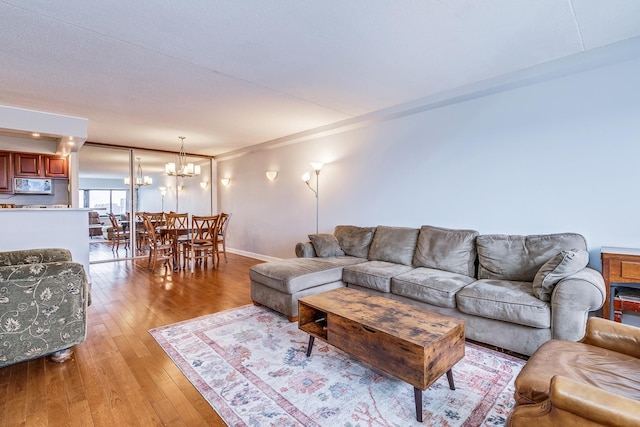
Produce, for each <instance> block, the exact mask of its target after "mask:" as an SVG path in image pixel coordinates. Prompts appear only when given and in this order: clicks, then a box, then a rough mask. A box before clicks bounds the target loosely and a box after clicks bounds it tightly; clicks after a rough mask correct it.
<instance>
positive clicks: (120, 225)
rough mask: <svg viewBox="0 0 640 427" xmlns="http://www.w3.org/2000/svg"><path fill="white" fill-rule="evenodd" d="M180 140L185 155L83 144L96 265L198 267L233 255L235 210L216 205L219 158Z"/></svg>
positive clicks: (83, 182) (83, 181)
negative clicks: (229, 243)
mask: <svg viewBox="0 0 640 427" xmlns="http://www.w3.org/2000/svg"><path fill="white" fill-rule="evenodd" d="M177 145H178V146H179V148H180V151H179V152H177V153H173V152H165V151H155V150H146V149H145V150H143V149H134V148H126V147H113V146H104V145H101V144H92V143H90V142H88V143H86V144H85V145H84V146H83V147H82V149H81V150H80V152H79V156H78V161H79V166H78V170H79V185H78V194H79V201H80V206H81V207H83V208H86V209H89V230H88V233H89V245H90V251H89V261H90V263H92V264H96V263H104V262H118V261H125V260H143V262H144V263H146V264H145V265H147V266H148V268H149V269H150V270H156V269H160V268H166V269H169V270H172V271H178V270H185V271H195V269H196V268H216V266H217V265H218V264H219V263H220V262H221V261H222V262H225V261H226V259H227V256H226V255H227V253H226V240H227V230H228V227H229V223H230V219H231V214H230V213H227V212H218V211H217V209H216V207H217V203H216V186H215V185H211V183H212V182H213V180H214V178H213V177H215V174H216V171H215V161H213V159H212V158H210V157H207V156H199V155H195V154H185V148H184V146H185V138H179V140H178V142H177Z"/></svg>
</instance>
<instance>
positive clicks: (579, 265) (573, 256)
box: [533, 249, 589, 302]
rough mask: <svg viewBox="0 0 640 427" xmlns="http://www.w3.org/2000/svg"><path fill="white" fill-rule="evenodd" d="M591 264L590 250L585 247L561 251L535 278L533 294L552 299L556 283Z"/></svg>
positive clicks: (541, 268)
mask: <svg viewBox="0 0 640 427" xmlns="http://www.w3.org/2000/svg"><path fill="white" fill-rule="evenodd" d="M587 264H589V252H587V251H585V250H584V249H570V250H563V251H560V252H559V253H558V254H557V255H556V256H554V257H553V258H551V259H550V260H549V261H547V262H546V263H544V264H543V265H542V267H540V270H538V272H537V273H536V276H535V277H534V279H533V294H534V295H535V296H537V297H538V298H540V299H541V300H542V301H547V302H548V301H551V293H552V292H553V288H554V287H555V285H556V284H557V283H558V282H559V281H560V280H562V279H564V278H565V277H567V276H570V275H572V274H574V273H577V272H578V271H580V270H582V269H583V268H585V267H586V266H587Z"/></svg>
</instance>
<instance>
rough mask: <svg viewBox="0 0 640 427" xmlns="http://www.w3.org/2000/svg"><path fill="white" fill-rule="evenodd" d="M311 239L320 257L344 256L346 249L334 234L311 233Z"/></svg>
mask: <svg viewBox="0 0 640 427" xmlns="http://www.w3.org/2000/svg"><path fill="white" fill-rule="evenodd" d="M309 240H311V244H312V245H313V249H315V250H316V255H318V256H319V257H320V258H328V257H333V256H344V251H343V250H342V249H340V244H339V243H338V239H336V236H334V235H333V234H309Z"/></svg>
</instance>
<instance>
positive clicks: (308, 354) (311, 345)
mask: <svg viewBox="0 0 640 427" xmlns="http://www.w3.org/2000/svg"><path fill="white" fill-rule="evenodd" d="M315 340H316V337H314V336H313V335H309V345H308V346H307V357H309V356H311V349H312V348H313V342H314V341H315Z"/></svg>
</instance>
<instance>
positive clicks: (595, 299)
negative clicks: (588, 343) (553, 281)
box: [551, 267, 605, 341]
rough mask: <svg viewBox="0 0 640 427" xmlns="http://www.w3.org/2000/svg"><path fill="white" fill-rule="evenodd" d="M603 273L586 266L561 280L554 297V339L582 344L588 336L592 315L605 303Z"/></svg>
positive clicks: (553, 294)
mask: <svg viewBox="0 0 640 427" xmlns="http://www.w3.org/2000/svg"><path fill="white" fill-rule="evenodd" d="M604 299H605V286H604V279H603V278H602V274H600V273H599V272H598V271H597V270H594V269H593V268H590V267H585V268H583V269H582V270H580V271H578V272H577V273H575V274H572V275H570V276H567V277H565V278H564V279H562V280H560V281H559V282H558V284H557V285H556V286H555V288H554V290H553V293H552V295H551V332H552V338H555V339H561V340H568V341H578V340H580V339H582V337H583V336H584V332H585V329H586V326H587V319H588V318H589V312H591V311H594V310H598V309H599V308H600V307H602V305H603V304H604Z"/></svg>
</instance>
